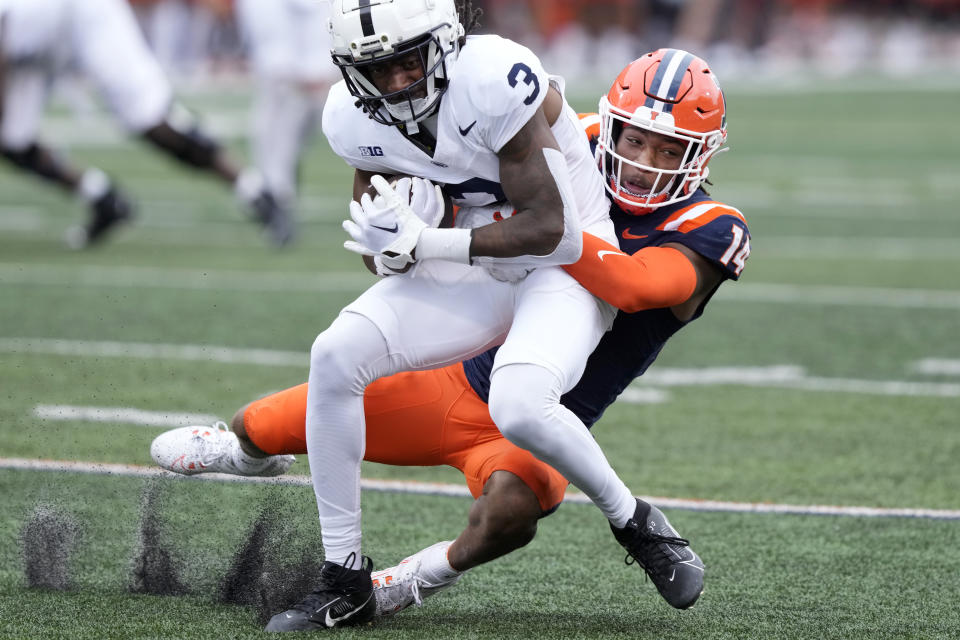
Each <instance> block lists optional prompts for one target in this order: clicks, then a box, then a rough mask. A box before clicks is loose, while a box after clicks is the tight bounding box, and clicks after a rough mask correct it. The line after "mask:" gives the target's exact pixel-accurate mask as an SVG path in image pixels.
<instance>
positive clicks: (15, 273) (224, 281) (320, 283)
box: [0, 263, 376, 293]
mask: <svg viewBox="0 0 960 640" xmlns="http://www.w3.org/2000/svg"><path fill="white" fill-rule="evenodd" d="M375 281H376V279H375V277H374V276H373V275H372V274H369V273H365V272H363V271H360V270H359V269H358V270H355V271H341V272H323V273H314V274H310V273H301V272H276V273H270V272H266V273H265V272H263V271H241V270H223V271H217V270H211V269H205V270H201V269H176V268H153V267H130V266H123V267H119V266H118V267H99V266H81V265H72V266H65V265H64V266H62V265H49V264H48V265H43V264H27V263H0V285H3V284H30V285H49V286H93V287H136V288H138V289H139V288H148V289H189V290H195V289H199V290H228V291H278V292H285V291H308V292H319V293H331V292H352V291H362V290H363V289H365V288H366V287H368V286H370V285H371V284H372V283H373V282H375Z"/></svg>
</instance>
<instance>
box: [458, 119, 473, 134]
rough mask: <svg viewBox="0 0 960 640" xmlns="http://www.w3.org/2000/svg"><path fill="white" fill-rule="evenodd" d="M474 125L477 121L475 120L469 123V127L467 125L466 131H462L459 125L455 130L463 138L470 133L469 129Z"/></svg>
mask: <svg viewBox="0 0 960 640" xmlns="http://www.w3.org/2000/svg"><path fill="white" fill-rule="evenodd" d="M475 124H477V121H476V120H474V121H473V122H471V123H470V124H469V125H467V128H466V129H464V128H463V127H461V126H460V125H457V129H460V135H462V136H465V135H467V134H468V133H470V129H473V125H475Z"/></svg>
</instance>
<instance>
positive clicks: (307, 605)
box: [293, 552, 369, 613]
mask: <svg viewBox="0 0 960 640" xmlns="http://www.w3.org/2000/svg"><path fill="white" fill-rule="evenodd" d="M356 559H357V554H356V552H352V553H351V554H350V555H349V556H347V559H346V560H345V561H344V563H343V564H342V565H335V566H336V567H337V568H336V569H331V570H329V571H321V572H320V580H319V584H318V585H317V588H316V589H314V590H313V591H311V592H310V593H309V594H307V596H306V597H305V598H304V599H303V601H302V602H299V603H298V604H296V605H294V606H293V608H294V609H297V610H299V611H303V612H305V613H313V612H314V611H316V610H317V609H319V608H320V607H321V606H322V605H324V604H326V602H327V600H328V599H329V597H330V592H331V591H332V592H334V593H337V594H340V595H350V594H352V593H356V592H357V591H359V589H357V587H356V586H355V585H352V584H343V583H341V582H340V579H341V578H343V576H344V575H345V574H347V572H349V571H352V569H351V568H350V567H353V565H354V563H355V562H356ZM368 560H369V559H367V558H364V559H361V561H360V568H364V563H365V561H368Z"/></svg>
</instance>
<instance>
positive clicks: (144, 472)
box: [0, 458, 960, 520]
mask: <svg viewBox="0 0 960 640" xmlns="http://www.w3.org/2000/svg"><path fill="white" fill-rule="evenodd" d="M0 469H15V470H24V471H45V472H72V473H92V474H102V475H112V476H124V477H140V478H154V477H166V478H171V479H172V478H181V476H178V475H177V474H174V473H171V472H169V471H163V470H161V469H158V468H156V467H145V466H141V465H132V464H108V463H95V462H94V463H92V462H73V461H65V460H34V459H25V458H0ZM194 479H196V480H205V481H215V482H244V483H256V484H278V485H294V486H309V485H310V478H309V476H281V477H277V478H247V477H242V476H231V475H224V474H219V473H212V474H204V475H198V476H193V478H191V480H194ZM361 486H362V487H363V488H364V489H366V490H368V491H387V492H393V493H412V494H425V495H445V496H464V497H466V496H469V495H470V492H469V491H468V490H467V488H466V487H464V486H462V485H456V484H445V483H437V482H414V481H399V480H372V479H364V480H362V481H361ZM640 497H641V498H642V499H644V500H646V501H647V502H651V503H653V504H655V505H658V506H661V507H667V508H671V509H685V510H689V511H722V512H732V513H779V514H795V515H832V516H848V517H849V516H853V517H899V518H934V519H940V520H960V510H953V509H915V508H901V509H891V508H881V507H858V506H835V505H792V504H776V503H769V502H732V501H726V500H696V499H688V498H663V497H657V496H640ZM564 502H569V503H575V504H589V503H590V500H589V498H587V497H586V496H585V495H583V494H581V493H576V492H568V493H567V495H566V497H565V498H564Z"/></svg>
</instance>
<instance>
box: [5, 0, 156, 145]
mask: <svg viewBox="0 0 960 640" xmlns="http://www.w3.org/2000/svg"><path fill="white" fill-rule="evenodd" d="M4 1H5V4H6V10H5V20H4V37H3V53H4V56H5V58H6V60H7V63H8V65H9V68H8V74H9V76H10V77H9V78H8V80H7V82H8V85H7V95H6V96H5V101H6V106H7V107H9V108H10V109H11V110H10V111H6V110H5V115H4V123H3V138H4V141H5V142H8V143H10V144H12V145H14V146H16V145H18V144H22V142H23V141H24V140H25V139H27V138H29V137H30V136H33V135H35V134H36V131H35V128H36V121H37V119H38V117H37V114H36V112H37V111H38V110H40V111H42V109H43V103H44V101H45V98H46V96H45V92H46V89H47V88H48V87H49V84H50V83H51V81H52V80H53V79H54V78H55V77H56V76H57V75H58V74H60V73H62V72H64V71H65V70H67V69H68V68H69V67H70V66H71V65H76V66H77V67H78V68H79V69H80V70H81V71H82V72H83V73H84V74H85V75H86V76H87V77H88V78H89V79H90V80H91V81H92V82H93V83H94V84H95V85H96V88H97V89H98V90H99V91H100V92H101V93H102V94H103V96H104V98H105V99H106V101H107V102H108V103H109V105H110V107H111V109H112V110H113V111H114V113H116V114H117V116H119V117H120V119H121V120H123V122H124V124H125V125H126V126H127V127H128V128H130V129H132V130H134V131H141V130H144V129H146V128H148V127H151V126H153V125H156V124H158V123H159V122H160V121H161V120H162V119H163V117H164V116H165V115H166V111H167V109H168V108H169V105H170V102H171V100H172V90H171V88H170V85H169V83H168V81H167V79H166V77H165V76H164V74H163V72H162V70H161V69H160V66H159V65H158V64H157V62H156V60H155V59H154V57H153V55H152V54H151V53H150V51H149V49H148V48H147V45H146V42H145V41H144V39H143V35H142V34H141V32H140V28H139V27H138V26H137V23H136V20H135V19H134V17H133V12H132V11H131V9H130V6H129V5H128V4H127V3H126V2H124V1H123V0H4ZM11 113H13V114H16V116H15V117H13V118H12V121H11V119H9V118H8V116H9V115H10V114H11Z"/></svg>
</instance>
